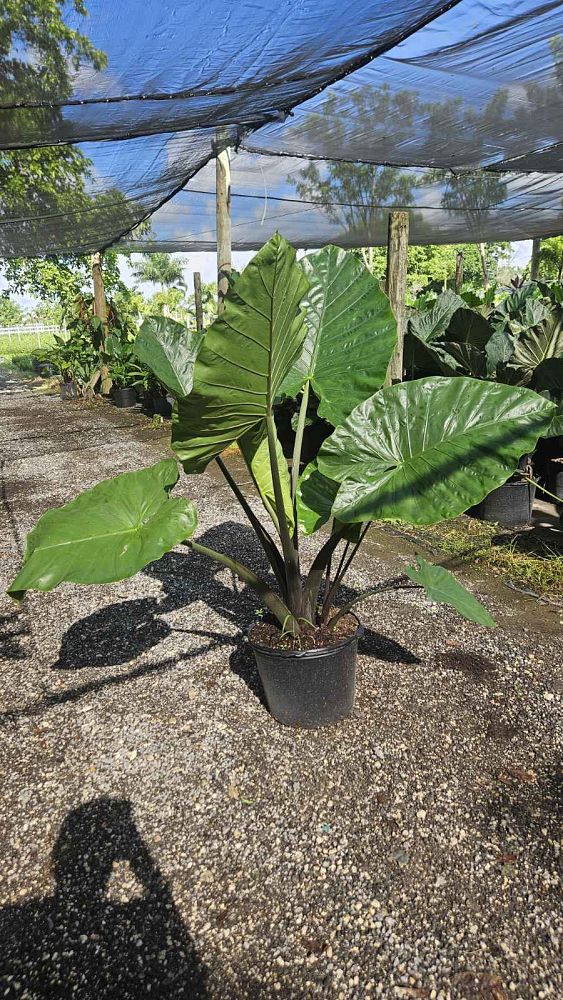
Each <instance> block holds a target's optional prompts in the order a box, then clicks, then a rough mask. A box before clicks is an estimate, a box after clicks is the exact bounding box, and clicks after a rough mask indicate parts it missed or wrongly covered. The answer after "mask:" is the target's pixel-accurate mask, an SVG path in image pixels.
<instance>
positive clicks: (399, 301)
mask: <svg viewBox="0 0 563 1000" xmlns="http://www.w3.org/2000/svg"><path fill="white" fill-rule="evenodd" d="M408 249H409V213H408V212H390V213H389V228H388V231H387V277H386V280H385V290H386V292H387V295H388V297H389V302H390V304H391V308H392V310H393V312H394V314H395V319H396V320H397V346H396V348H395V352H394V354H393V357H392V358H391V361H390V362H389V368H388V369H387V378H386V380H385V385H394V384H395V382H402V381H403V343H404V340H405V331H406V325H407V310H406V297H407V254H408Z"/></svg>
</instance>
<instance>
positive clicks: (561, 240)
mask: <svg viewBox="0 0 563 1000" xmlns="http://www.w3.org/2000/svg"><path fill="white" fill-rule="evenodd" d="M538 277H540V278H544V279H545V278H547V280H548V281H562V280H563V236H552V237H551V238H550V239H548V240H542V241H541V247H540V262H539V275H538Z"/></svg>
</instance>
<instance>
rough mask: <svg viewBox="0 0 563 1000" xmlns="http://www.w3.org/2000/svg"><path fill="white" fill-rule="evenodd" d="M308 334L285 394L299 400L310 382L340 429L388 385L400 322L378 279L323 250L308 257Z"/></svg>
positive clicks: (352, 260)
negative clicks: (388, 370) (353, 411)
mask: <svg viewBox="0 0 563 1000" xmlns="http://www.w3.org/2000/svg"><path fill="white" fill-rule="evenodd" d="M301 266H302V268H303V270H304V272H305V275H306V277H307V280H308V282H309V291H308V292H307V294H306V295H305V297H304V299H303V308H304V310H305V322H306V327H307V333H306V336H305V340H304V342H303V347H302V349H301V353H300V354H299V355H298V356H297V358H296V360H295V362H294V363H293V365H292V367H291V369H290V371H289V372H288V375H287V376H286V378H285V379H284V382H283V384H282V386H281V390H280V392H281V393H282V395H287V396H292V397H295V396H297V394H298V393H300V392H301V390H302V389H303V386H304V385H305V382H307V381H310V383H311V385H312V387H313V390H314V392H315V393H316V395H317V396H318V398H319V400H320V402H319V409H318V413H319V416H320V417H323V418H324V419H325V420H328V421H329V423H331V424H333V426H337V425H338V424H340V423H342V421H343V420H344V419H345V418H346V417H347V416H348V414H349V413H350V412H351V410H353V409H354V407H355V406H356V405H357V404H358V403H360V402H361V401H362V400H363V399H365V398H366V397H367V396H371V394H372V393H374V392H375V391H376V390H377V389H380V388H381V386H382V385H383V382H384V381H385V376H386V374H387V368H388V366H389V360H390V358H391V355H392V353H393V350H394V347H395V343H396V340H397V323H396V321H395V317H394V315H393V312H392V310H391V306H390V305H389V300H388V298H387V296H386V295H384V293H383V292H382V291H381V289H380V287H379V283H378V281H377V280H376V279H375V278H374V277H373V275H372V274H370V272H369V271H368V269H367V268H366V267H365V266H364V265H363V264H362V262H361V261H360V260H358V259H357V258H356V257H354V256H353V254H350V253H346V251H345V250H342V249H340V247H334V246H327V247H323V249H322V250H319V251H318V252H317V253H314V254H310V255H309V256H307V257H304V258H303V260H302V261H301Z"/></svg>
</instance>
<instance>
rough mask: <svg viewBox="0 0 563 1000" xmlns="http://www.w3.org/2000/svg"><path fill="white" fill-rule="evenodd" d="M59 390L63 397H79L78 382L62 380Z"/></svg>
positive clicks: (66, 398)
mask: <svg viewBox="0 0 563 1000" xmlns="http://www.w3.org/2000/svg"><path fill="white" fill-rule="evenodd" d="M59 392H60V397H61V399H65V400H68V399H77V398H78V388H77V385H76V382H61V385H60V390H59Z"/></svg>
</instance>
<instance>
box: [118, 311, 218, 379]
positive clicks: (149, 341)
mask: <svg viewBox="0 0 563 1000" xmlns="http://www.w3.org/2000/svg"><path fill="white" fill-rule="evenodd" d="M203 337H204V334H203V332H195V331H192V330H188V329H187V328H186V327H185V326H184V325H183V324H182V323H177V322H176V321H175V320H173V319H169V317H167V316H147V318H146V319H145V320H143V322H142V323H141V326H140V329H139V333H138V335H137V339H136V340H135V343H134V345H133V353H134V354H135V356H136V357H137V358H138V359H139V361H141V362H142V363H143V364H144V365H146V366H147V368H150V370H151V372H153V373H154V375H156V377H157V379H158V380H159V382H162V384H163V385H165V386H166V388H167V389H169V390H170V392H171V393H173V395H174V396H177V397H178V398H179V399H182V398H184V397H185V396H189V394H190V392H191V391H192V385H193V375H194V365H195V361H196V358H197V355H198V352H199V349H200V347H201V343H202V340H203Z"/></svg>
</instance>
